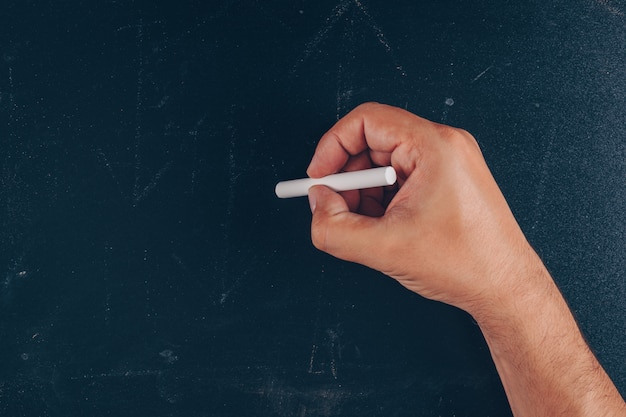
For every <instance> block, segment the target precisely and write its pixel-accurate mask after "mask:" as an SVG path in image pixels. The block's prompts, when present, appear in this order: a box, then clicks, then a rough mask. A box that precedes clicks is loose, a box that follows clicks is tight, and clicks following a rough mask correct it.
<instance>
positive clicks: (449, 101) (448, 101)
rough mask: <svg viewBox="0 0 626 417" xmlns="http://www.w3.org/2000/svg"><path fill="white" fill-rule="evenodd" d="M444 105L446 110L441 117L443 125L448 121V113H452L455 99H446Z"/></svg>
mask: <svg viewBox="0 0 626 417" xmlns="http://www.w3.org/2000/svg"><path fill="white" fill-rule="evenodd" d="M443 105H444V109H443V114H442V115H441V123H445V122H446V120H448V112H449V111H450V108H451V107H452V106H454V99H453V98H451V97H448V98H446V99H445V101H444V102H443Z"/></svg>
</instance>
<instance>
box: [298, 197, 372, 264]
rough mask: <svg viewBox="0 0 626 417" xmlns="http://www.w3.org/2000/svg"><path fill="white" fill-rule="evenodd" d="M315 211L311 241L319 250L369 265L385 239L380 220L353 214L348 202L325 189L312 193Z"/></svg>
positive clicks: (311, 198) (311, 200)
mask: <svg viewBox="0 0 626 417" xmlns="http://www.w3.org/2000/svg"><path fill="white" fill-rule="evenodd" d="M309 202H310V204H311V210H312V211H313V220H312V222H311V239H312V241H313V245H315V247H316V248H318V249H320V250H322V251H324V252H327V253H329V254H331V255H333V256H335V257H337V258H340V259H344V260H347V261H352V262H358V263H362V264H364V265H368V264H369V263H371V260H372V253H374V252H373V251H374V250H376V248H373V247H372V246H373V245H379V244H380V242H381V239H383V236H382V234H381V232H380V219H378V218H374V217H368V216H362V215H359V214H355V213H352V212H350V210H349V208H348V205H347V203H346V201H345V200H344V199H343V198H342V197H341V196H340V195H339V194H337V193H335V192H334V191H332V190H331V189H329V188H327V187H324V186H315V187H312V188H311V189H310V190H309Z"/></svg>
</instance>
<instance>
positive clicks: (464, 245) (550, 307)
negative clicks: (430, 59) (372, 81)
mask: <svg viewBox="0 0 626 417" xmlns="http://www.w3.org/2000/svg"><path fill="white" fill-rule="evenodd" d="M389 164H391V165H393V167H394V168H395V169H396V171H397V173H398V178H399V188H395V189H390V190H383V189H382V188H378V189H371V190H361V191H353V192H347V193H343V194H341V195H339V194H337V193H335V192H333V191H331V190H330V189H329V188H326V187H324V186H316V187H313V188H311V189H310V190H309V199H310V203H311V209H312V211H313V221H312V224H311V235H312V239H313V243H314V244H315V246H316V247H318V248H319V249H321V250H324V251H326V252H328V253H330V254H332V255H335V256H337V257H339V258H342V259H346V260H350V261H354V262H359V263H361V264H364V265H367V266H370V267H372V268H374V269H377V270H379V271H382V272H383V273H385V274H387V275H389V276H391V277H394V278H395V279H397V280H398V281H399V282H400V283H401V284H402V285H404V286H405V287H407V288H409V289H410V290H413V291H415V292H417V293H418V294H421V295H423V296H425V297H428V298H431V299H434V300H439V301H443V302H446V303H448V304H452V305H455V306H457V307H459V308H462V309H464V310H465V311H467V312H469V313H470V314H472V315H473V316H474V318H475V319H476V321H477V322H478V324H479V326H480V328H481V330H482V332H483V335H484V336H485V340H486V342H487V344H488V345H489V349H490V351H491V354H492V358H493V359H494V363H495V365H496V368H497V370H498V373H499V374H500V377H501V379H502V384H503V386H504V389H505V391H506V393H507V396H508V398H509V402H510V404H511V409H512V411H513V414H514V415H516V416H569V417H572V416H575V417H578V416H580V417H583V416H600V415H602V416H609V415H611V416H626V403H624V401H623V399H622V398H621V396H620V394H619V392H618V391H617V389H616V388H615V385H614V384H613V383H612V382H611V380H610V378H609V377H608V375H607V374H606V372H604V370H603V369H602V367H601V365H600V364H599V363H598V361H597V360H596V358H595V357H594V356H593V354H592V353H591V351H590V350H589V348H588V346H587V344H586V343H585V340H584V338H583V337H582V335H581V333H580V331H579V329H578V327H577V325H576V322H575V320H574V318H573V316H572V314H571V312H570V311H569V308H568V307H567V303H566V302H565V300H564V299H563V297H562V296H561V294H560V292H559V291H558V288H557V287H556V285H555V283H554V281H553V280H552V277H550V274H549V273H548V271H547V270H546V269H545V267H544V266H543V264H542V262H541V260H540V259H539V258H538V256H537V255H536V254H535V252H534V251H533V250H532V248H531V247H530V245H529V244H528V242H527V241H526V239H525V237H524V235H523V233H522V231H521V230H520V228H519V226H518V225H517V222H516V221H515V219H514V218H513V215H512V214H511V211H510V210H509V207H508V206H507V204H506V201H505V200H504V197H503V196H502V193H501V192H500V190H499V189H498V186H497V185H496V183H495V181H494V179H493V177H492V176H491V173H490V172H489V169H488V168H487V165H486V163H485V161H484V159H483V157H482V154H481V152H480V149H479V148H478V145H477V144H476V141H475V140H474V138H473V137H472V136H471V135H470V134H469V133H467V132H465V131H463V130H459V129H455V128H452V127H448V126H443V125H439V124H436V123H432V122H429V121H427V120H424V119H422V118H419V117H417V116H415V115H413V114H411V113H408V112H406V111H404V110H401V109H397V108H393V107H389V106H384V105H380V104H372V103H370V104H365V105H362V106H359V107H358V108H356V109H355V110H353V111H352V112H351V113H350V114H348V115H347V116H346V117H344V118H343V119H341V120H340V121H339V122H337V124H336V125H335V126H334V127H333V128H332V129H330V130H329V131H328V132H327V133H326V134H325V135H324V136H323V137H322V139H321V140H320V143H319V145H318V147H317V150H316V151H315V155H313V160H312V161H311V164H310V165H309V169H308V174H309V175H310V176H311V177H320V176H324V175H327V174H332V173H335V172H338V171H350V170H356V169H365V168H369V167H370V166H373V165H381V166H382V165H389Z"/></svg>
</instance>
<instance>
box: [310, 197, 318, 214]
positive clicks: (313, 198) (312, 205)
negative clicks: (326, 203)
mask: <svg viewBox="0 0 626 417" xmlns="http://www.w3.org/2000/svg"><path fill="white" fill-rule="evenodd" d="M316 206H317V199H316V198H315V195H313V194H312V193H311V192H309V207H311V213H315V207H316Z"/></svg>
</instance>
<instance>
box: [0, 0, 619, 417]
mask: <svg viewBox="0 0 626 417" xmlns="http://www.w3.org/2000/svg"><path fill="white" fill-rule="evenodd" d="M391 3H393V6H390V4H391ZM477 3H478V4H477ZM625 13H626V5H625V4H624V2H622V1H621V0H596V1H594V0H567V1H565V0H551V1H525V2H513V1H495V0H493V1H482V2H467V1H465V2H464V1H458V0H457V1H452V0H445V1H437V2H428V3H424V4H421V2H414V1H408V0H406V1H405V0H400V1H396V2H387V1H382V0H343V1H338V0H333V1H327V0H316V1H304V0H300V1H219V2H218V1H208V2H207V1H176V2H174V1H171V2H158V1H157V2H139V1H137V2H133V1H114V0H107V1H101V2H83V1H62V2H52V1H8V2H6V1H5V2H4V4H3V7H2V10H1V11H0V55H1V57H0V58H1V59H0V141H1V143H0V167H1V172H0V185H1V186H0V219H1V226H0V227H1V229H0V268H1V270H2V272H1V274H2V275H0V358H1V360H2V364H1V366H0V414H2V415H6V416H9V415H10V416H68V415H72V416H74V415H76V416H78V415H80V416H87V415H90V416H105V415H111V416H144V415H145V416H302V417H303V416H363V417H365V416H502V415H507V414H510V411H509V409H508V405H507V402H506V398H505V396H504V392H503V390H502V387H501V384H500V382H499V380H498V377H497V374H496V372H495V369H494V367H493V364H492V362H491V360H490V357H489V352H488V350H487V348H486V345H485V343H484V341H483V339H482V337H481V335H480V332H479V329H478V328H477V327H476V325H475V324H474V323H473V322H472V320H471V318H470V317H469V316H467V315H466V314H464V313H462V312H460V311H458V310H456V309H453V308H451V307H448V306H445V305H442V304H438V303H433V302H430V301H427V300H424V299H422V298H420V297H419V296H417V295H414V294H411V293H408V292H407V291H406V290H404V289H403V288H402V287H400V286H399V285H398V284H396V283H395V282H393V281H392V280H390V279H388V278H386V277H384V276H381V275H380V274H377V273H375V272H373V271H370V270H367V269H365V268H363V267H360V266H358V265H352V264H347V263H343V262H340V261H337V260H335V259H332V258H330V257H328V256H326V255H324V254H321V253H318V252H317V251H316V250H315V249H314V248H313V247H312V246H311V244H310V242H309V234H308V233H309V212H308V205H307V202H306V200H305V199H298V200H290V201H279V200H278V199H276V198H275V197H274V195H273V186H274V184H275V182H277V181H278V180H280V179H287V178H293V177H299V176H301V175H303V174H304V170H305V168H306V165H307V163H308V160H309V158H310V156H311V154H312V152H313V149H314V147H315V144H316V141H317V139H318V138H319V136H320V135H321V134H322V133H323V132H324V131H325V130H326V129H327V128H328V127H330V126H331V125H332V123H333V122H334V121H336V120H337V118H338V117H340V116H342V115H344V114H345V113H346V112H348V111H349V110H350V109H351V108H352V107H354V106H356V105H357V104H359V103H361V102H363V101H368V100H376V101H381V102H386V103H389V104H394V105H397V106H400V107H404V108H407V109H408V110H410V111H413V112H415V113H417V114H420V115H422V116H424V117H427V118H429V119H431V120H434V121H439V122H445V123H448V124H452V125H455V126H460V127H463V128H465V129H467V130H469V131H470V132H471V133H473V134H474V135H475V136H476V138H477V139H478V141H479V143H480V144H481V146H482V148H483V151H484V154H485V157H486V159H487V161H488V163H489V165H490V167H491V168H492V171H493V173H494V176H495V177H496V179H497V180H498V182H499V184H500V185H501V187H502V189H503V192H504V193H505V195H506V197H507V199H508V200H509V202H510V204H511V207H512V209H513V211H514V213H515V215H516V217H517V218H518V220H519V222H520V224H521V225H522V228H523V229H524V231H525V232H526V234H527V236H528V238H529V240H530V241H531V242H532V244H533V245H534V246H535V248H536V249H537V251H538V252H539V253H540V254H541V256H542V257H543V259H544V260H545V262H546V264H547V265H548V267H549V269H550V270H551V272H552V273H553V275H554V277H555V279H556V280H557V282H558V284H559V286H560V287H561V289H562V291H563V293H564V294H565V296H566V298H567V300H568V302H569V303H570V305H571V307H572V309H573V311H574V313H575V314H576V316H577V318H578V320H579V322H580V325H581V328H582V329H583V331H584V333H585V336H586V337H587V338H588V340H589V343H590V345H591V346H592V348H593V350H594V351H595V352H596V353H597V355H598V357H599V359H600V361H601V362H602V363H603V365H604V366H605V367H606V369H607V371H608V372H609V374H610V375H611V377H612V378H613V379H614V381H615V383H616V384H617V385H618V388H619V389H620V390H621V392H622V393H626V366H625V364H626V324H625V323H626V304H625V303H624V300H625V299H626V281H625V278H626V275H625V270H626V260H625V259H626V257H625V256H624V255H625V253H626V233H625V232H626V226H625V219H626V211H625V210H626V209H625V207H626V206H625V204H624V203H625V202H626V182H625V179H626V164H625V160H626V147H625V140H624V138H626V112H625V111H624V104H625V103H626V100H625V98H626V60H625V57H626V16H625Z"/></svg>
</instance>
